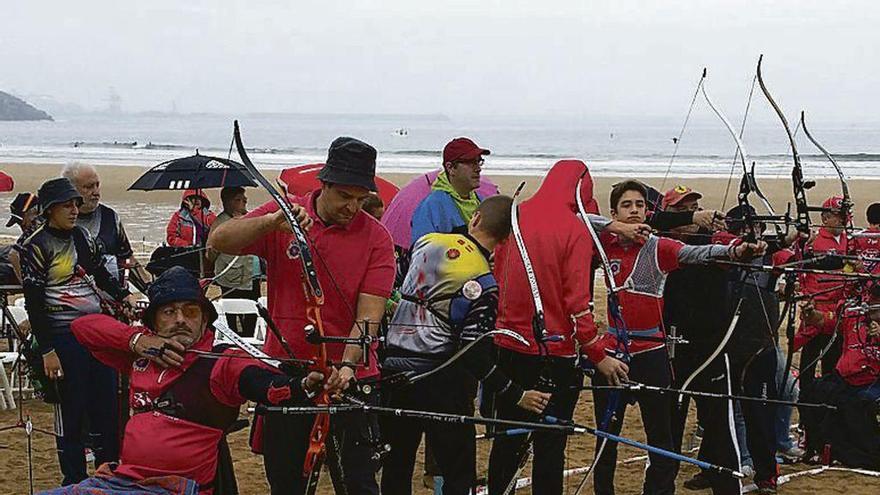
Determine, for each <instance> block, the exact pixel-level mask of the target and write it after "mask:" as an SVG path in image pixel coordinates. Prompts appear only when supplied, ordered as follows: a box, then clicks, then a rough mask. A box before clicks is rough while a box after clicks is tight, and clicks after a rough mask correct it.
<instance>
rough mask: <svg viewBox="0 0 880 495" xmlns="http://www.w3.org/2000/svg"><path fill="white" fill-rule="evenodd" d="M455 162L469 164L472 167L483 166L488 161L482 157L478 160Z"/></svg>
mask: <svg viewBox="0 0 880 495" xmlns="http://www.w3.org/2000/svg"><path fill="white" fill-rule="evenodd" d="M455 163H462V164H467V165H470V166H472V167H473V166H477V167H482V166H483V164H484V163H486V160H483V159H482V158H477V159H476V160H468V161H460V162H455Z"/></svg>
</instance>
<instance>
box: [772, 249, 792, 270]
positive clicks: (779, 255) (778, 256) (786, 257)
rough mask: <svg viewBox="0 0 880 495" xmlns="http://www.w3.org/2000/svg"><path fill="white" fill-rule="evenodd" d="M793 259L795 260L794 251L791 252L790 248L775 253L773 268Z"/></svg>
mask: <svg viewBox="0 0 880 495" xmlns="http://www.w3.org/2000/svg"><path fill="white" fill-rule="evenodd" d="M792 258H794V251H793V250H791V249H790V248H786V249H780V250H779V251H776V252H775V253H773V257H772V260H773V261H772V262H773V266H779V265H784V264H786V263H788V262H789V261H791V259H792Z"/></svg>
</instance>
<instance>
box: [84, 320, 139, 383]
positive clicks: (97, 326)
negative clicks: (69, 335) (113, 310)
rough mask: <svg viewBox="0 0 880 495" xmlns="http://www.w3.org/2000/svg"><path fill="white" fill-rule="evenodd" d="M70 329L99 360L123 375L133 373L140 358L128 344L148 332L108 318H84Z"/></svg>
mask: <svg viewBox="0 0 880 495" xmlns="http://www.w3.org/2000/svg"><path fill="white" fill-rule="evenodd" d="M70 330H71V331H72V332H73V335H74V336H75V337H76V340H78V341H79V343H80V344H82V345H83V346H84V347H85V348H86V349H88V350H89V352H90V353H91V354H92V355H93V356H95V358H96V359H97V360H98V361H101V362H102V363H104V364H106V365H107V366H110V367H112V368H115V369H117V370H119V371H122V372H127V371H129V370H131V363H132V361H134V359H135V358H136V356H135V355H134V353H132V352H131V349H129V347H128V343H129V342H130V341H131V338H132V337H133V336H134V334H136V333H145V332H148V331H149V330H148V329H147V328H145V327H132V326H128V325H126V324H124V323H122V322H120V321H119V320H116V319H114V318H111V317H110V316H107V315H102V314H95V315H86V316H81V317H79V318H77V319H75V320H73V323H71V324H70Z"/></svg>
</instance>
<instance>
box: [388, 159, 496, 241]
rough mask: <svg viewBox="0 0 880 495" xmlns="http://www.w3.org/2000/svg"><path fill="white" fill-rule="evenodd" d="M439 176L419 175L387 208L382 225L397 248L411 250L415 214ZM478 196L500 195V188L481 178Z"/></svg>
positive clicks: (437, 173) (402, 189)
mask: <svg viewBox="0 0 880 495" xmlns="http://www.w3.org/2000/svg"><path fill="white" fill-rule="evenodd" d="M438 175H440V170H434V171H433V172H428V173H426V174H422V175H419V176H418V177H416V178H415V179H413V180H411V181H409V183H408V184H407V185H405V186H403V187H402V188H401V189H400V191H399V192H398V193H397V196H395V197H394V200H392V201H391V203H390V204H388V205H386V206H385V215H383V216H382V224H383V225H385V228H387V229H388V232H390V233H391V238H392V239H394V244H396V245H397V246H400V247H403V248H409V244H410V235H411V233H412V216H413V212H415V211H416V207H417V206H419V203H421V202H422V200H423V199H425V197H427V196H428V194H430V193H431V184H433V183H434V180H436V179H437V176H438ZM477 194H479V195H480V196H481V197H483V198H487V197H489V196H494V195H496V194H498V186H496V185H495V183H494V182H492V181H491V180H489V179H487V178H486V177H481V178H480V188H479V189H477Z"/></svg>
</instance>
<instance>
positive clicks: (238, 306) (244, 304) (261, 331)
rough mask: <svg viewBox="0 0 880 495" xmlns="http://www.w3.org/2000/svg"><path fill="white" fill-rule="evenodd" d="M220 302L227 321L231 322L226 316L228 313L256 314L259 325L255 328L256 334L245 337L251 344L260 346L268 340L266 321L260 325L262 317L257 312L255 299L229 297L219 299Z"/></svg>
mask: <svg viewBox="0 0 880 495" xmlns="http://www.w3.org/2000/svg"><path fill="white" fill-rule="evenodd" d="M218 302H219V303H220V306H221V307H222V308H223V309H222V311H223V315H224V319H225V321H226V322H227V323H228V322H229V318H226V315H228V314H233V315H254V316H256V317H257V326H256V327H255V328H254V336H253V337H245V340H246V341H247V342H250V343H251V344H254V345H258V346H260V345H263V342H265V341H266V328H265V322H263V325H260V321H261V320H262V318H260V316H259V315H260V313H259V312H257V303H256V302H255V301H252V300H250V299H235V298H228V299H220V301H218ZM261 327H262V328H261Z"/></svg>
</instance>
